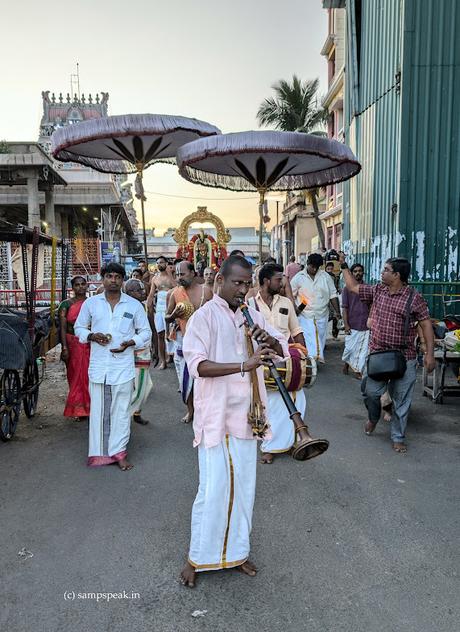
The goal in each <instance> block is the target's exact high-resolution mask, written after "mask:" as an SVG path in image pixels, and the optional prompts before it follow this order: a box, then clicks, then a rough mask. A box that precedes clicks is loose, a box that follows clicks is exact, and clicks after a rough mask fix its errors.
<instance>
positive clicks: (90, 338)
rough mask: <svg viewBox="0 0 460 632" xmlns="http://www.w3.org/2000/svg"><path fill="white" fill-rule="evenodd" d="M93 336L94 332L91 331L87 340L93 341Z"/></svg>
mask: <svg viewBox="0 0 460 632" xmlns="http://www.w3.org/2000/svg"><path fill="white" fill-rule="evenodd" d="M92 337H93V334H92V332H91V333H90V334H89V335H88V338H87V339H86V340H87V341H88V342H91V340H92Z"/></svg>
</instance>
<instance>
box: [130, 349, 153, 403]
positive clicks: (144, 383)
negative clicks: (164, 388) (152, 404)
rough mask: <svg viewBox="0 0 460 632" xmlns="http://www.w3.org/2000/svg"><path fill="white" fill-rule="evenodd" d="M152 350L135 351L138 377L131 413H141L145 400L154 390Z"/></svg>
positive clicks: (135, 382) (135, 380)
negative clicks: (151, 362) (151, 370)
mask: <svg viewBox="0 0 460 632" xmlns="http://www.w3.org/2000/svg"><path fill="white" fill-rule="evenodd" d="M151 357H152V356H151V352H150V348H146V349H137V350H135V351H134V365H135V367H136V377H135V378H134V393H132V398H131V406H130V413H131V415H134V413H140V412H141V411H142V406H143V404H144V403H145V400H146V399H147V397H148V396H149V395H150V391H151V390H152V386H153V383H152V378H151V377H150V361H151Z"/></svg>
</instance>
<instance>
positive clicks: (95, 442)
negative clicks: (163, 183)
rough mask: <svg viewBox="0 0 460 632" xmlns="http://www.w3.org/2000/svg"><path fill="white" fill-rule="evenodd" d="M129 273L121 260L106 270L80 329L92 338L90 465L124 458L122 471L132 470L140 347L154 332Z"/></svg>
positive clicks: (79, 332)
mask: <svg viewBox="0 0 460 632" xmlns="http://www.w3.org/2000/svg"><path fill="white" fill-rule="evenodd" d="M124 276H125V269H124V268H123V266H121V265H120V264H118V263H109V264H108V265H107V266H104V267H103V268H102V269H101V277H102V283H103V287H104V292H103V293H102V294H98V295H96V296H92V297H91V298H88V299H87V300H86V301H85V302H84V304H83V307H82V308H81V310H80V314H79V316H78V318H77V321H76V323H75V334H76V335H77V336H78V337H79V339H80V342H90V343H91V358H90V363H89V392H90V397H91V408H90V417H89V452H88V465H92V466H95V465H108V464H110V463H118V466H119V467H120V469H121V470H130V469H131V468H132V467H133V466H132V465H130V464H129V463H128V461H127V445H128V441H129V435H130V422H131V417H130V403H131V398H132V394H133V388H134V377H135V375H136V371H135V367H134V348H135V347H136V348H143V347H146V346H147V345H148V344H149V342H150V338H151V335H152V332H151V329H150V326H149V323H148V320H147V316H146V313H145V310H144V307H143V305H142V304H141V303H140V302H139V301H136V300H135V299H134V298H131V297H130V296H127V295H126V294H124V293H123V292H122V291H121V288H122V285H123V279H124Z"/></svg>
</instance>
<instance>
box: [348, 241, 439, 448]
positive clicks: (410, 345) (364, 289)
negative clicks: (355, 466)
mask: <svg viewBox="0 0 460 632" xmlns="http://www.w3.org/2000/svg"><path fill="white" fill-rule="evenodd" d="M339 261H340V263H341V266H340V267H341V268H342V271H343V279H344V281H345V284H346V286H347V289H348V290H349V291H350V292H355V293H356V294H358V296H359V298H360V299H361V301H363V302H364V303H367V304H368V305H369V307H370V306H371V305H372V328H371V337H370V343H369V351H370V352H373V351H385V350H388V349H400V350H401V351H403V353H404V355H405V357H406V362H407V368H406V371H405V373H404V375H403V376H402V377H401V378H399V379H393V380H389V381H382V382H380V381H376V380H373V379H371V378H370V377H368V376H365V377H364V380H363V387H362V389H363V394H364V401H365V404H366V408H367V411H368V413H369V417H368V421H367V423H366V425H365V427H364V431H365V433H366V434H367V435H370V434H372V432H373V431H374V430H375V427H376V425H377V423H378V421H379V419H380V414H381V405H380V397H381V395H383V394H384V392H385V391H386V389H387V388H388V392H389V394H390V396H391V398H392V400H393V415H392V417H391V441H392V444H393V449H394V450H395V451H396V452H399V453H404V452H407V447H406V444H405V432H406V425H407V418H408V416H409V409H410V405H411V402H412V395H413V392H414V385H415V380H416V371H417V360H416V353H415V337H416V328H417V323H418V324H419V325H420V326H421V328H422V331H423V335H424V338H425V340H426V354H425V358H424V364H425V368H426V370H427V371H428V372H431V371H433V369H434V366H435V360H434V336H433V328H432V326H431V321H430V314H429V312H428V307H427V304H426V302H425V300H424V299H423V297H422V296H421V295H420V294H419V293H418V292H416V291H415V290H412V292H413V295H412V303H411V306H410V318H409V330H408V333H407V336H406V337H405V336H404V322H405V317H406V308H407V305H408V300H409V297H410V293H411V288H409V286H408V279H409V274H410V268H411V266H410V263H409V261H408V260H407V259H403V258H394V259H388V261H386V263H385V265H384V267H383V270H382V283H380V284H378V285H366V284H365V283H358V282H357V280H356V279H355V278H354V276H353V275H352V273H351V272H350V270H349V269H348V265H347V263H346V261H345V255H344V253H343V252H341V253H340V257H339Z"/></svg>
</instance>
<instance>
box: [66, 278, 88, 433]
mask: <svg viewBox="0 0 460 632" xmlns="http://www.w3.org/2000/svg"><path fill="white" fill-rule="evenodd" d="M87 289H88V284H87V283H86V280H85V279H84V278H83V277H81V276H76V277H74V278H73V279H72V290H73V292H74V297H73V298H71V299H68V300H65V301H62V303H61V304H60V305H59V312H58V313H59V323H60V329H61V344H62V353H61V360H63V361H64V362H65V364H66V367H67V381H68V383H69V394H68V396H67V401H66V404H65V408H64V417H73V418H74V419H75V421H86V420H87V419H88V417H89V404H90V399H89V388H88V366H89V354H90V349H89V347H90V346H89V344H87V343H86V344H82V343H81V342H80V341H79V340H78V337H77V336H75V334H74V330H73V327H74V324H75V321H76V320H77V317H78V314H79V313H80V309H81V307H82V305H83V303H84V301H85V300H86V292H87Z"/></svg>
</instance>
